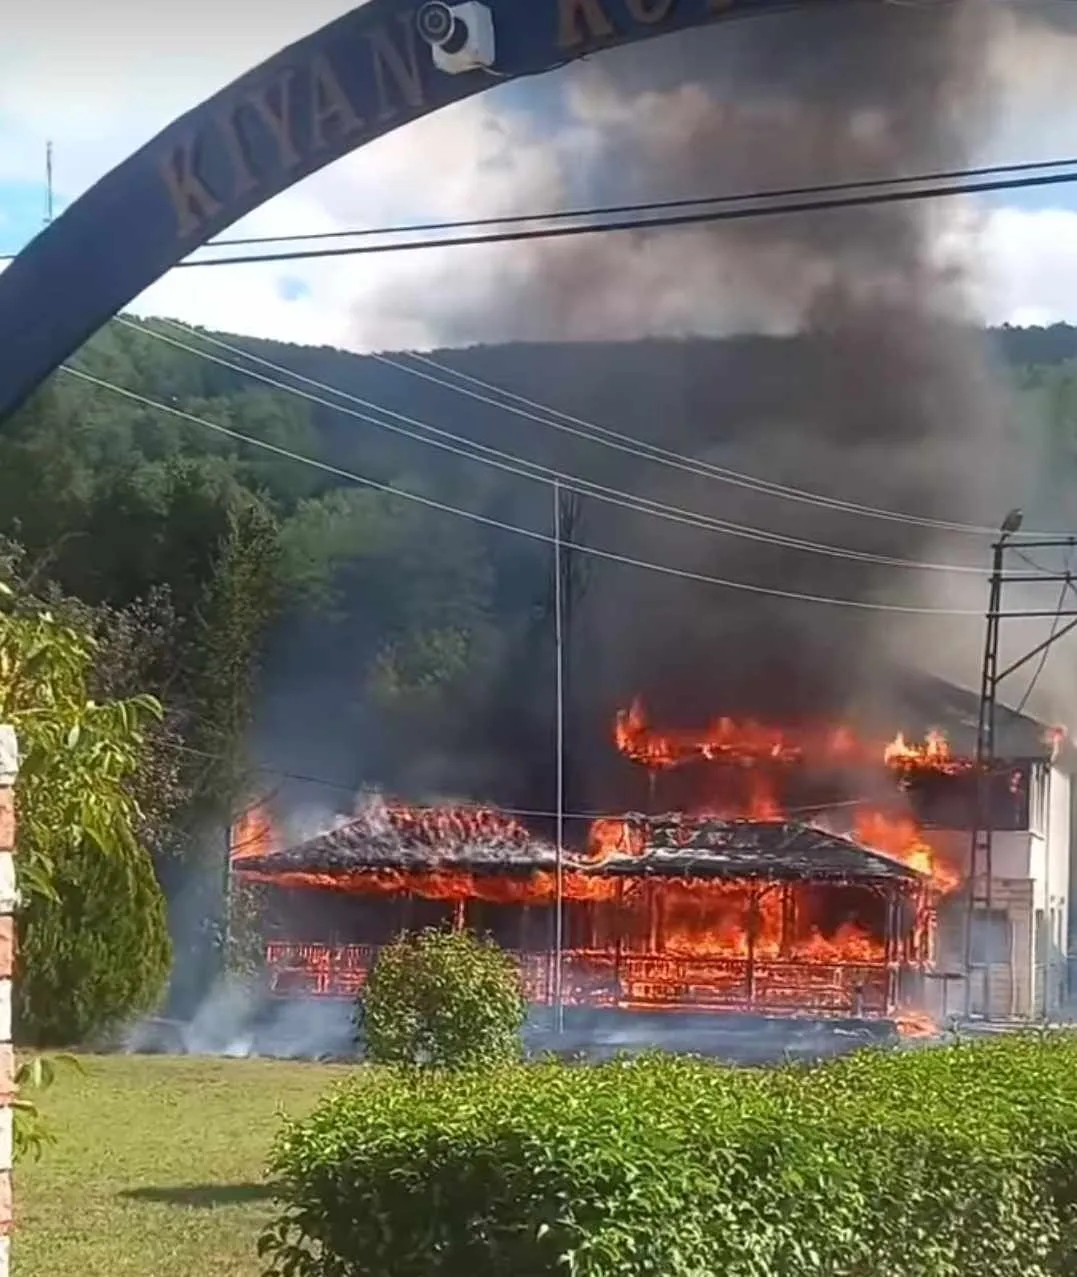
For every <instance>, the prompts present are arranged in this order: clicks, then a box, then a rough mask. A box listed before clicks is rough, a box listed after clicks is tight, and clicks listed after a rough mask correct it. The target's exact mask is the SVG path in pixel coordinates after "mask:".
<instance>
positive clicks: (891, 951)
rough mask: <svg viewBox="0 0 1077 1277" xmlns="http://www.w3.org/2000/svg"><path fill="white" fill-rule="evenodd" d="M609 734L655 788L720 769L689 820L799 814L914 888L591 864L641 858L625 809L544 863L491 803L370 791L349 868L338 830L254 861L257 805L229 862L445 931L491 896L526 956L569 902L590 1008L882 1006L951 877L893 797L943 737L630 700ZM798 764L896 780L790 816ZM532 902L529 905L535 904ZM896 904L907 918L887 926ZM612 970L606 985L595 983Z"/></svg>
mask: <svg viewBox="0 0 1077 1277" xmlns="http://www.w3.org/2000/svg"><path fill="white" fill-rule="evenodd" d="M614 737H615V742H616V745H617V748H618V750H619V751H620V753H621V754H622V755H623V756H625V757H627V758H629V759H631V760H632V761H633V762H636V763H638V764H640V765H641V766H643V767H644V768H646V769H647V770H648V771H649V772H650V773H651V776H652V782H653V778H654V777H656V776H657V775H658V774H659V773H662V772H665V771H669V770H671V769H674V768H677V767H680V766H682V765H683V764H686V763H690V762H693V761H695V762H705V763H710V764H713V765H714V767H713V768H711V769H710V770H709V771H708V773H707V774H708V775H710V776H714V777H724V778H725V779H724V780H720V781H717V782H716V784H715V786H714V787H715V788H717V789H718V790H720V791H721V794H720V796H719V797H718V798H715V797H713V796H712V797H711V799H710V800H709V801H703V802H699V803H697V804H695V805H693V806H692V808H691V810H689V811H687V812H686V813H685V814H686V816H688V817H698V818H699V819H701V820H702V819H717V820H752V821H767V822H781V821H788V822H790V823H791V824H794V825H795V824H797V823H813V824H815V825H816V826H817V827H819V828H820V829H823V830H824V831H826V832H828V833H831V834H835V835H839V836H846V837H851V838H852V839H853V840H854V841H856V842H857V843H859V844H860V845H861V846H862V847H864V848H865V849H867V850H870V851H873V852H876V853H878V854H880V855H883V856H886V857H889V858H890V859H892V860H895V861H898V862H900V863H901V864H903V865H906V866H909V867H911V868H913V869H915V870H916V871H917V872H918V874H919V875H921V882H922V885H921V886H918V885H917V884H916V883H915V882H910V881H908V880H900V881H895V883H893V884H892V885H891V886H889V887H887V888H885V889H884V890H883V891H881V892H875V893H873V889H872V888H870V887H863V886H862V887H856V886H854V885H850V884H843V883H833V882H820V881H817V880H813V879H807V880H805V881H801V882H793V881H776V882H772V881H768V880H762V879H744V880H740V879H728V878H724V877H714V878H711V877H699V876H692V877H687V876H685V877H677V876H672V875H670V874H668V873H667V872H664V873H663V875H662V876H661V877H648V876H647V875H646V873H642V874H635V875H633V874H621V873H617V872H613V873H603V872H597V873H596V872H595V870H596V869H601V867H602V866H603V865H604V864H605V863H607V862H611V861H615V860H619V859H624V858H633V857H643V856H644V855H645V854H646V853H647V851H648V845H649V842H648V825H647V819H646V818H644V817H638V816H637V817H632V816H624V817H603V818H600V819H596V820H593V821H592V822H591V823H590V825H589V828H588V829H587V831H586V835H585V837H584V838H579V839H573V842H574V845H575V846H576V847H577V848H578V849H577V850H566V851H565V854H564V857H563V859H562V861H561V862H560V868H559V870H558V868H557V867H556V866H555V865H554V864H553V863H552V855H553V853H552V848H551V847H550V846H549V844H547V843H543V842H542V841H541V840H540V839H536V837H535V836H534V834H533V833H532V831H531V830H529V829H528V828H527V827H526V826H525V825H523V824H522V823H521V822H520V821H518V820H516V819H514V818H512V817H510V816H508V815H506V814H504V813H502V812H499V811H497V810H496V809H493V808H483V807H469V806H462V805H456V806H441V807H410V806H407V805H405V804H402V803H395V802H394V803H386V802H383V801H381V800H373V801H370V802H367V803H365V804H364V805H363V806H362V808H361V809H360V811H359V812H358V814H357V816H356V818H355V821H353V822H350V823H349V825H347V826H345V828H348V829H353V827H354V826H355V825H356V823H358V824H359V825H361V829H360V830H359V832H358V833H356V834H355V835H354V836H355V842H354V844H353V845H354V846H361V847H364V848H366V852H365V854H366V856H367V860H366V862H364V863H362V864H357V865H356V866H355V867H353V868H350V867H349V866H348V863H347V847H346V844H345V843H343V842H342V843H340V844H338V847H341V848H343V850H341V851H340V853H339V854H340V856H341V857H342V859H340V860H338V861H337V862H336V863H334V864H330V866H329V867H327V868H325V869H324V870H311V869H309V868H305V867H304V866H303V864H302V863H299V862H295V863H287V859H286V858H285V859H284V860H282V861H281V862H280V864H279V865H273V864H265V863H260V864H259V863H255V862H254V861H253V859H252V858H253V857H256V856H266V855H268V854H269V853H272V852H276V851H281V850H282V844H281V840H280V838H279V836H278V835H277V833H276V830H275V828H274V824H273V821H272V819H271V818H270V815H269V813H268V809H267V805H266V804H261V805H255V806H254V807H252V808H251V809H250V810H249V811H248V812H246V813H245V814H244V815H243V817H241V819H240V820H239V821H237V822H236V825H235V827H234V829H233V834H232V854H233V856H234V858H235V859H236V860H246V861H247V862H248V863H247V864H245V865H243V866H242V867H241V868H242V872H243V874H244V876H246V877H248V878H249V879H251V880H254V881H262V882H266V883H272V884H274V885H275V886H278V887H285V888H296V887H302V888H309V887H314V888H329V889H332V890H335V891H344V892H351V893H354V894H356V895H362V896H366V897H380V898H383V899H385V900H386V908H390V907H392V908H403V909H404V913H403V914H402V915H401V916H402V917H404V918H406V917H409V916H410V914H408V912H407V909H408V906H407V904H406V902H407V901H408V900H414V899H416V898H419V899H423V900H426V901H432V902H440V903H442V904H444V905H447V906H449V911H448V914H447V917H448V918H451V921H452V924H453V925H454V926H458V927H460V926H477V927H479V928H483V927H485V926H487V925H489V919H490V918H491V917H492V916H493V915H490V914H488V913H484V912H483V910H484V908H485V907H486V906H489V905H496V906H502V907H505V908H503V909H502V911H501V912H500V913H499V914H498V917H499V918H500V919H501V921H500V922H499V924H498V925H499V926H501V927H508V928H509V929H510V930H511V929H512V928H513V927H518V928H520V934H519V936H518V937H517V938H516V940H513V939H511V938H508V939H507V941H506V942H507V943H508V945H509V947H510V948H513V947H516V948H517V949H518V951H519V952H520V953H521V954H522V955H529V954H531V952H532V950H533V949H534V941H535V935H537V934H539V933H541V935H540V939H541V945H540V947H542V946H545V945H546V944H547V943H548V937H547V936H546V931H547V930H548V927H547V921H548V917H549V915H548V912H547V913H546V914H543V913H542V912H541V910H542V909H546V910H548V908H549V906H551V905H553V904H554V903H555V902H556V901H557V899H558V898H561V899H563V900H564V901H565V902H566V904H567V905H568V906H569V907H570V909H572V910H575V912H574V913H573V915H572V918H573V921H572V922H571V925H570V926H569V934H568V935H567V937H566V950H565V952H566V961H568V962H569V964H570V965H573V964H574V966H573V969H574V970H576V971H577V973H578V975H579V979H580V981H581V983H580V986H579V989H578V990H576V992H570V994H569V995H568V996H569V1000H570V1001H571V1000H572V999H573V998H576V996H577V993H578V994H579V999H581V1000H584V1001H588V1000H590V1001H596V1000H597V1002H599V1003H601V1001H602V998H605V997H614V998H615V999H617V1000H619V1001H618V1005H633V1006H635V1005H661V1004H667V1005H680V1004H681V1003H682V1002H689V1003H695V1004H698V1005H708V1006H715V1007H717V1006H735V1005H750V1006H772V1007H775V1008H783V1009H784V1010H786V1011H789V1010H796V1009H798V1008H801V1009H807V1008H810V1007H813V1006H814V1007H823V1006H828V1007H830V1009H831V1010H835V1011H838V1010H840V1011H842V1012H843V1013H850V1012H853V1013H857V1014H859V1013H860V1011H859V1010H855V1011H854V1008H859V1007H861V1006H862V1005H864V1004H863V1002H862V998H863V997H864V996H865V995H864V990H865V989H868V991H869V992H868V995H867V996H868V997H869V1001H870V1005H871V1008H872V1010H873V1013H882V1012H884V1011H887V1010H889V1009H892V1007H893V1006H894V997H895V993H894V990H895V989H896V987H897V986H896V984H895V983H894V981H895V980H896V979H897V975H896V973H897V971H898V969H899V967H900V966H901V964H902V963H903V962H911V963H913V964H916V963H919V964H921V965H923V964H924V963H926V962H928V961H930V947H931V941H930V939H929V931H930V925H931V924H930V919H931V917H932V912H931V911H932V907H933V903H934V901H936V900H937V899H938V897H939V896H941V895H944V894H946V893H947V892H950V891H953V890H954V889H955V888H956V887H958V886H959V884H960V875H959V873H958V872H957V871H956V870H955V869H954V868H953V866H951V865H949V864H948V863H947V862H946V861H945V859H944V858H943V857H941V856H940V855H939V853H938V851H937V849H936V848H935V847H933V846H932V844H931V842H930V840H929V838H928V837H927V836H925V834H924V832H923V830H921V829H920V827H919V826H918V824H917V822H916V821H915V820H914V819H913V818H912V816H911V815H909V814H908V812H907V811H906V810H904V808H903V807H902V809H901V810H899V803H898V800H899V798H900V791H901V790H902V789H903V788H904V787H905V786H904V778H905V777H906V776H908V775H909V774H910V773H912V772H921V771H925V772H926V771H932V772H937V773H940V774H946V775H953V774H957V773H960V772H964V771H967V770H968V769H969V768H970V767H971V766H972V764H971V763H970V762H969V760H967V759H964V758H962V757H960V756H957V755H955V754H954V752H953V750H952V749H951V746H950V744H949V742H948V741H947V739H946V737H945V736H944V735H943V734H942V733H941V732H938V731H929V732H928V733H927V734H926V735H925V736H924V738H923V739H922V740H920V741H917V740H911V739H907V738H906V737H905V736H904V735H902V734H901V733H898V734H897V735H895V736H894V738H893V739H892V740H890V741H888V742H881V741H876V742H874V743H872V742H869V741H866V740H865V739H863V738H862V737H861V736H858V735H857V734H856V733H855V732H854V731H853V730H852V729H851V728H850V727H848V726H845V725H837V726H830V727H826V728H813V729H790V728H784V727H782V728H779V727H774V726H768V725H766V724H763V723H760V722H756V721H754V720H736V719H733V718H730V717H722V718H718V719H716V720H715V721H714V722H712V723H711V724H710V725H709V726H707V727H706V728H704V729H702V730H673V731H659V730H657V729H655V728H654V727H653V726H652V725H651V724H650V723H649V722H648V719H647V715H646V712H645V710H644V707H643V705H642V703H641V702H640V701H639V700H636V701H634V702H633V703H632V704H631V705H630V706H629V707H628V708H627V709H625V710H622V711H620V712H618V714H617V716H616V720H615V724H614ZM798 765H799V767H800V768H802V769H810V768H820V769H821V770H822V771H823V772H824V773H825V774H827V775H829V776H831V777H833V776H834V775H837V774H839V773H842V774H843V773H845V772H848V771H850V770H852V769H865V768H874V769H876V770H877V771H879V772H880V773H882V774H883V775H884V776H885V775H886V774H890V775H891V776H892V777H896V778H897V779H898V781H899V784H898V785H896V786H895V788H894V800H895V801H894V802H893V803H892V804H891V805H890V806H889V807H887V808H886V809H885V810H884V809H883V808H882V807H880V806H879V805H878V804H877V803H873V804H868V803H855V802H854V803H842V802H836V803H835V804H834V805H832V807H831V809H830V811H829V814H828V813H827V811H826V810H825V808H823V809H820V808H818V807H817V808H814V809H812V810H813V812H814V813H815V814H813V815H812V816H810V817H806V816H805V815H804V814H803V812H801V813H800V814H798V813H797V812H796V811H795V810H794V811H791V812H789V811H786V809H785V803H784V799H783V793H784V787H785V786H786V783H787V781H788V778H789V776H790V774H791V773H790V769H791V768H793V767H795V766H798ZM857 774H859V773H857ZM783 778H785V779H783ZM828 783H829V782H828ZM652 788H653V783H652ZM730 795H733V796H732V797H730ZM839 809H840V810H839ZM820 812H821V814H820ZM327 837H331V835H327ZM379 856H381V857H382V858H383V860H384V864H383V865H380V864H379ZM454 859H458V860H459V861H460V863H458V864H454V863H453V861H454ZM887 892H889V895H887ZM390 901H393V902H395V903H394V904H393V905H392V906H390V904H389V902H390ZM885 901H889V903H886V904H885V907H884V904H883V903H880V902H885ZM532 907H538V908H536V909H535V910H534V913H533V914H532ZM506 910H507V912H506ZM513 911H515V912H513ZM899 915H900V916H901V918H902V919H903V920H902V921H901V922H899V923H895V922H894V921H893V919H894V918H897V917H898V916H899ZM393 916H395V914H394V915H393ZM514 918H515V919H517V920H518V921H516V922H513V921H512V919H514ZM529 918H530V922H529V921H528V919H529ZM394 925H396V924H394ZM403 925H408V924H407V923H406V922H405V923H404V924H403ZM566 925H568V924H566ZM895 928H896V929H895ZM536 929H537V930H536ZM528 934H531V940H530V941H529V942H526V943H525V940H524V937H525V935H528ZM526 960H527V961H530V960H531V959H530V957H528V958H527V959H526ZM521 961H525V959H524V958H521ZM525 965H526V963H525ZM602 972H605V973H606V974H605V975H604V976H602V975H601V973H602ZM610 972H614V973H615V978H614V976H611V975H610ZM353 974H354V973H353ZM607 977H608V978H607ZM349 978H351V977H349ZM574 978H575V977H574ZM609 979H614V983H615V984H617V986H618V988H619V990H620V992H619V993H616V994H612V993H610V992H609V989H608V988H606V986H605V985H602V981H603V980H606V981H607V984H608V980H609ZM596 981H597V982H598V983H597V984H596V983H595V982H596ZM599 985H602V987H603V988H606V992H602V991H601V989H600V988H599ZM828 999H830V1000H831V1001H829V1002H828ZM921 1019H922V1017H918V1016H917V1014H916V1013H909V1014H908V1015H907V1016H906V1020H907V1024H903V1031H904V1032H912V1033H915V1032H917V1031H927V1030H926V1027H925V1026H926V1024H927V1021H926V1020H924V1023H923V1024H921Z"/></svg>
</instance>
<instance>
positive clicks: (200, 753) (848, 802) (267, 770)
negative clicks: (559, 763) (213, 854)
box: [158, 740, 875, 845]
mask: <svg viewBox="0 0 1077 1277" xmlns="http://www.w3.org/2000/svg"><path fill="white" fill-rule="evenodd" d="M158 743H159V744H160V745H161V747H162V748H164V749H171V750H175V751H176V752H177V753H181V754H191V755H193V756H194V757H195V758H204V759H206V761H207V762H220V763H223V762H227V761H228V760H227V758H226V756H225V755H223V754H214V753H211V752H210V751H209V750H205V749H197V748H196V747H195V746H193V745H184V744H182V743H180V742H179V741H169V740H162V741H159V742H158ZM251 770H253V771H257V772H261V773H262V774H263V775H266V776H276V777H278V778H279V779H281V780H292V781H295V782H296V783H297V784H302V785H318V786H320V787H321V788H323V789H334V790H339V791H340V792H341V793H346V794H350V795H351V796H352V797H353V798H354V797H355V796H356V794H357V793H358V792H359V791H360V790H361V789H362V786H360V785H350V784H347V783H346V782H344V781H341V780H330V779H329V778H328V777H326V776H312V775H309V774H308V773H305V772H293V771H288V770H286V769H285V768H282V767H273V766H271V765H269V764H268V763H266V764H263V763H254V764H252V767H251ZM263 801H266V800H264V799H263ZM874 801H875V799H874V798H873V797H872V796H871V795H870V794H865V795H864V797H862V798H846V799H842V800H841V801H840V802H833V803H812V804H810V805H807V806H802V807H790V808H789V809H788V810H787V812H786V815H788V816H798V815H806V814H809V813H811V812H821V811H836V810H837V809H839V808H849V807H859V806H861V805H863V804H868V803H872V802H874ZM417 805H418V804H417ZM256 806H258V803H253V804H252V805H251V807H249V808H248V809H247V810H248V811H250V810H252V809H253V808H254V807H256ZM451 806H453V807H454V808H457V809H461V808H462V809H464V810H466V811H490V810H494V811H497V812H498V813H500V814H501V815H503V816H517V817H520V818H521V819H525V818H528V817H530V818H532V819H535V820H542V819H549V820H553V819H554V818H555V817H556V815H557V812H555V811H545V810H543V809H542V808H539V807H502V806H501V805H500V804H499V803H484V802H477V801H472V802H466V801H464V802H454V803H452V804H451ZM561 814H562V815H563V816H564V817H565V819H566V820H587V821H592V820H623V819H624V818H625V815H626V813H625V812H624V811H565V812H562V813H561ZM243 845H246V844H243Z"/></svg>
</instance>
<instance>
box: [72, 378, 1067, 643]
mask: <svg viewBox="0 0 1077 1277" xmlns="http://www.w3.org/2000/svg"><path fill="white" fill-rule="evenodd" d="M61 371H62V372H65V373H67V374H68V375H69V376H72V377H76V378H78V379H79V380H80V381H85V382H87V383H89V384H90V385H94V386H97V387H99V388H100V389H102V390H108V391H110V392H111V393H113V394H116V395H120V396H121V397H122V398H125V399H128V400H130V401H132V402H134V403H139V404H141V405H142V406H143V407H146V408H153V409H155V410H156V411H158V412H164V413H168V414H170V415H171V416H174V417H177V418H179V419H180V420H183V421H187V422H190V423H191V424H193V425H197V426H201V427H203V428H204V429H206V430H211V431H213V432H214V433H217V434H221V435H224V436H226V437H227V438H230V439H234V440H236V441H237V442H239V443H243V444H246V445H248V446H249V447H252V448H260V449H262V450H263V451H265V452H270V453H273V454H274V455H275V456H278V457H283V458H284V459H285V460H288V461H294V462H296V463H297V464H299V465H306V466H310V467H311V468H313V469H316V470H321V471H322V472H323V473H325V474H331V475H334V476H336V477H337V478H340V479H346V480H348V481H349V482H351V483H357V484H359V485H361V486H362V487H366V488H371V489H373V490H374V491H377V492H384V493H385V494H386V495H388V496H391V497H396V498H399V499H400V500H402V501H413V502H415V503H416V504H418V505H422V506H425V507H427V508H428V509H431V510H438V511H440V512H441V513H443V514H451V515H454V516H455V517H457V518H462V519H467V520H469V521H470V522H473V523H478V524H481V525H483V526H484V527H489V528H495V529H497V530H498V531H501V532H509V533H512V534H514V535H516V536H521V537H524V538H526V539H527V540H529V541H534V542H536V543H538V544H542V545H553V544H554V538H553V537H552V536H550V535H548V534H547V533H544V532H538V531H535V530H534V529H532V528H522V527H519V526H518V525H516V524H513V523H506V522H504V521H503V520H501V519H495V518H492V517H491V516H489V515H485V514H479V513H477V512H476V511H474V510H464V509H461V508H460V507H458V506H453V505H450V504H449V503H448V502H445V501H438V500H436V499H435V498H433V497H427V496H423V495H422V494H421V493H418V492H408V491H407V490H406V489H403V488H397V487H394V486H393V485H392V484H389V483H382V482H380V481H379V480H377V479H371V478H369V477H368V476H366V475H360V474H356V473H355V472H354V471H351V470H345V469H344V468H343V467H341V466H335V465H331V464H330V463H329V462H325V461H319V460H317V459H316V458H314V457H305V456H303V455H302V454H301V453H298V452H293V451H292V450H291V449H288V448H282V447H280V446H279V445H277V444H274V443H270V442H268V441H267V440H265V439H258V438H255V437H254V436H253V435H248V434H245V433H243V432H242V431H240V430H234V429H233V428H232V427H231V426H224V425H221V423H220V422H217V421H210V420H209V419H208V418H206V417H198V416H195V414H194V413H190V412H185V411H184V410H183V409H182V408H175V407H173V406H172V405H171V404H164V403H160V402H159V401H158V400H155V399H151V398H150V397H149V396H147V395H142V394H139V393H138V392H137V391H134V390H128V389H127V388H126V387H125V386H117V385H116V384H115V383H113V382H110V381H106V380H105V379H104V378H102V377H95V376H93V375H92V374H91V373H87V372H83V371H82V370H81V369H78V368H72V367H71V366H70V365H69V364H63V365H61ZM562 544H563V546H564V548H565V549H566V550H571V551H574V552H575V553H577V554H586V555H590V556H592V557H593V558H598V559H604V560H605V561H607V562H610V563H619V564H621V565H622V566H625V567H634V568H641V569H643V570H645V571H650V572H658V573H661V574H662V575H664V576H670V577H676V578H679V579H681V580H685V581H694V582H697V583H698V584H700V585H716V586H719V587H721V588H723V589H728V590H737V591H740V592H742V593H746V594H757V595H761V596H765V597H769V598H780V599H786V600H788V601H789V602H794V603H817V604H825V605H828V606H832V607H847V608H852V609H855V610H856V611H862V612H887V613H894V614H901V615H911V616H972V617H980V616H981V615H982V613H981V612H980V611H978V610H976V609H969V608H939V607H924V606H920V607H918V606H915V605H913V604H902V603H873V602H869V601H867V600H865V599H842V598H832V597H830V596H828V595H820V594H806V593H802V592H800V591H797V590H781V589H776V588H772V587H769V586H763V585H755V584H752V583H751V582H747V581H730V580H726V579H724V578H722V577H715V576H708V575H707V574H706V573H703V572H692V571H689V570H687V569H684V568H674V567H670V566H668V565H666V564H662V563H653V562H650V561H649V560H647V559H637V558H634V557H632V556H630V555H625V554H617V553H615V552H613V551H612V550H601V549H599V548H598V547H597V546H592V545H581V544H579V543H576V542H571V541H564V542H563V543H562ZM1053 614H1054V613H1053V612H1044V611H1028V612H1025V613H1023V616H1024V617H1026V618H1034V617H1038V616H1051V615H1053Z"/></svg>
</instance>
